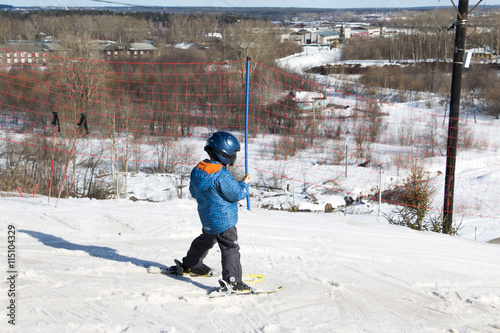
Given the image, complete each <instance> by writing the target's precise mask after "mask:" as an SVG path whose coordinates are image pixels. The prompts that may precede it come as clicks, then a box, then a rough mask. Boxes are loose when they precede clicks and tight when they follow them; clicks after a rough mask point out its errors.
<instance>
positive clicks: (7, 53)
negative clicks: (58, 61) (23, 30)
mask: <svg viewBox="0 0 500 333" xmlns="http://www.w3.org/2000/svg"><path fill="white" fill-rule="evenodd" d="M64 51H65V49H64V48H63V47H62V46H61V45H60V44H59V43H57V42H52V41H34V42H29V41H24V40H8V41H4V42H1V43H0V61H4V62H6V63H7V64H39V65H45V64H46V63H47V55H49V54H50V55H54V56H57V55H59V54H60V53H61V52H64Z"/></svg>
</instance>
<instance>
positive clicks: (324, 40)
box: [313, 30, 341, 45]
mask: <svg viewBox="0 0 500 333" xmlns="http://www.w3.org/2000/svg"><path fill="white" fill-rule="evenodd" d="M340 37H341V33H340V31H339V30H318V31H315V32H313V38H314V40H315V41H316V43H319V44H329V45H332V44H336V43H338V41H339V39H340Z"/></svg>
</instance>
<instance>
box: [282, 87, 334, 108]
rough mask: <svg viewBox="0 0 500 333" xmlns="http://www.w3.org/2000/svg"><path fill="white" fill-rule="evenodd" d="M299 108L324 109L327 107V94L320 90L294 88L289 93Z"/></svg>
mask: <svg viewBox="0 0 500 333" xmlns="http://www.w3.org/2000/svg"><path fill="white" fill-rule="evenodd" d="M288 97H289V98H291V99H292V100H293V101H294V102H295V103H296V105H297V108H298V109H299V110H303V111H310V110H322V109H324V108H326V101H327V100H326V96H325V94H323V93H320V92H312V91H300V90H292V91H290V93H289V94H288Z"/></svg>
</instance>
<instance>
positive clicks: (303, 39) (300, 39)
mask: <svg viewBox="0 0 500 333" xmlns="http://www.w3.org/2000/svg"><path fill="white" fill-rule="evenodd" d="M290 40H291V41H293V42H297V43H299V44H300V45H306V44H311V41H312V33H311V32H310V31H307V30H299V31H295V32H292V33H290Z"/></svg>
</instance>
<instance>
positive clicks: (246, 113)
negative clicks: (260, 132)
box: [245, 57, 250, 210]
mask: <svg viewBox="0 0 500 333" xmlns="http://www.w3.org/2000/svg"><path fill="white" fill-rule="evenodd" d="M249 104H250V57H247V75H246V91H245V175H248V107H249ZM247 209H248V210H250V191H249V193H248V195H247Z"/></svg>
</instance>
